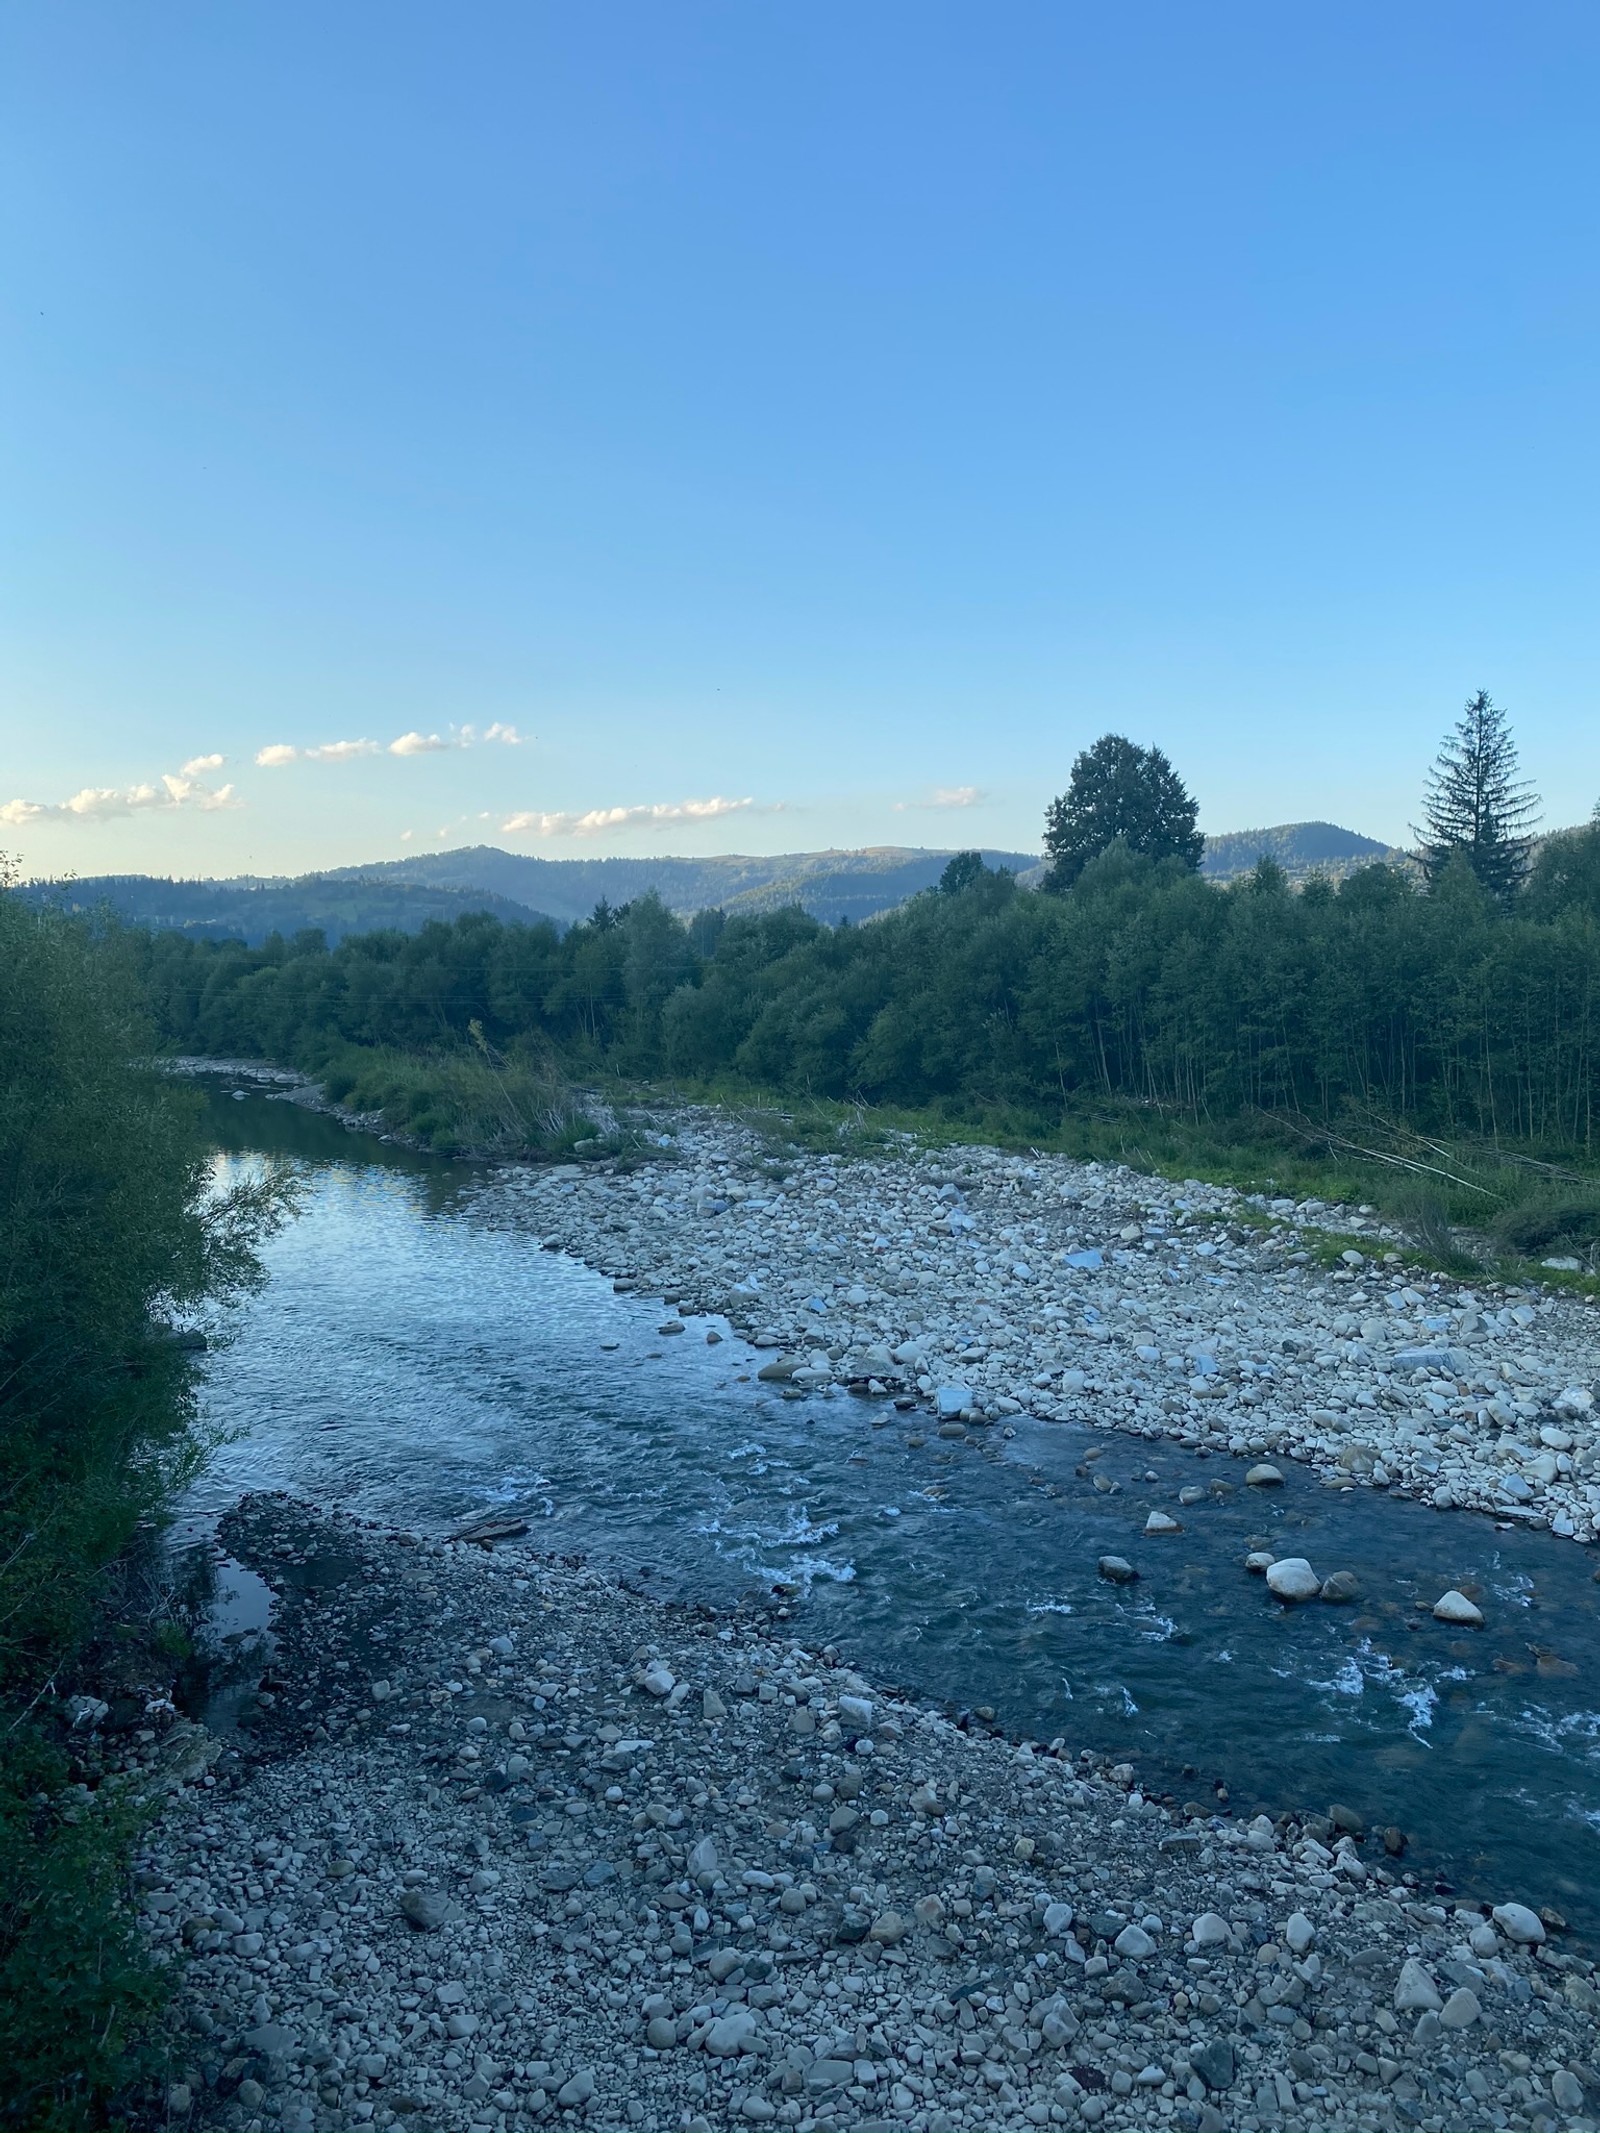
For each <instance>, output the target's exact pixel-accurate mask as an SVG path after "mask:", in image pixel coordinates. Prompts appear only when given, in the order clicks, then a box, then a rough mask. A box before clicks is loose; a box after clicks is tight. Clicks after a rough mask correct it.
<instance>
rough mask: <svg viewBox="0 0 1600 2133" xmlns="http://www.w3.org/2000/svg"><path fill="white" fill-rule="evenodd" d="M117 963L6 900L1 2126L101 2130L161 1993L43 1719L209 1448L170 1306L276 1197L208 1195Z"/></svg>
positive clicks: (191, 1300) (228, 1285)
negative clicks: (112, 1577)
mask: <svg viewBox="0 0 1600 2133" xmlns="http://www.w3.org/2000/svg"><path fill="white" fill-rule="evenodd" d="M132 961H133V959H132V958H131V957H130V955H129V953H128V944H127V943H126V942H124V941H123V940H122V939H121V938H120V937H118V936H116V935H115V934H112V935H109V936H106V937H103V938H99V939H95V938H92V937H91V935H90V934H89V932H88V931H87V930H86V929H85V928H83V927H81V926H80V925H77V924H75V923H74V922H72V921H71V920H68V919H65V918H62V917H61V916H59V915H58V914H56V913H53V912H49V911H38V910H32V909H29V908H28V907H27V906H25V905H24V904H23V903H22V901H21V900H20V899H19V898H17V897H16V896H15V895H13V894H11V893H9V892H4V893H0V2066H3V2067H4V2068H5V2070H6V2071H5V2080H4V2083H3V2097H4V2102H3V2103H0V2123H15V2124H18V2125H27V2126H30V2127H35V2126H54V2125H75V2124H79V2123H84V2124H88V2123H97V2122H99V2121H98V2120H97V2119H96V2117H95V2113H96V2111H97V2109H98V2108H99V2104H100V2101H101V2100H103V2098H104V2095H105V2094H106V2092H107V2091H108V2090H110V2089H111V2088H114V2087H115V2086H116V2085H117V2084H118V2082H119V2081H120V2080H121V2079H122V2078H123V2076H124V2074H125V2073H127V2072H128V2071H129V2068H130V2066H131V2064H132V2062H131V2061H130V2060H129V2059H128V2057H127V2053H128V2051H129V2049H131V2044H132V2041H133V2039H134V2038H135V2037H136V2035H137V2034H138V2033H139V2031H140V2026H141V2023H142V2021H143V2019H144V2017H145V2016H146V2015H147V2014H148V2013H149V2011H150V2010H151V2009H152V2008H153V2007H154V2006H155V2005H156V2003H157V2001H158V1999H159V1991H158V1981H157V1980H156V1979H154V1978H153V1977H152V1976H151V1974H150V1973H148V1972H147V1971H146V1970H145V1969H144V1968H143V1967H142V1965H141V1962H140V1960H139V1956H138V1949H137V1944H136V1941H135V1939H134V1936H133V1933H132V1930H131V1926H130V1924H129V1921H128V1918H127V1915H126V1912H125V1909H124V1907H123V1905H122V1902H121V1897H122V1876H123V1870H124V1866H125V1854H126V1840H127V1837H128V1833H129V1828H130V1824H129V1822H128V1819H127V1817H126V1816H125V1815H122V1814H120V1813H119V1812H118V1811H117V1810H116V1809H115V1807H114V1804H113V1803H112V1802H111V1801H110V1800H109V1799H105V1800H103V1799H101V1798H100V1797H99V1796H96V1799H95V1801H94V1802H93V1803H92V1804H91V1803H84V1804H82V1805H81V1806H80V1807H78V1808H76V1809H73V1808H70V1807H64V1806H63V1803H62V1800H61V1798H60V1796H59V1794H60V1785H61V1781H62V1777H63V1770H62V1767H61V1765H60V1763H59V1760H58V1759H55V1758H53V1757H52V1755H51V1753H50V1750H49V1741H48V1737H47V1727H48V1722H49V1714H50V1713H51V1711H52V1709H53V1708H54V1706H55V1702H56V1700H57V1698H59V1696H61V1695H64V1694H65V1693H67V1691H68V1689H69V1688H70V1687H71V1680H72V1669H73V1667H74V1664H75V1662H76V1660H77V1656H78V1654H79V1652H80V1649H81V1647H82V1645H83V1642H84V1639H85V1637H86V1635H87V1633H88V1631H89V1629H90V1626H91V1624H92V1621H93V1619H94V1612H95V1607H96V1603H97V1601H98V1599H99V1597H100V1595H101V1591H102V1586H103V1579H104V1576H105V1573H106V1571H107V1568H108V1566H109V1565H111V1564H112V1563H113V1562H114V1560H115V1559H116V1558H117V1557H118V1556H119V1555H120V1554H121V1553H122V1551H123V1550H124V1549H125V1548H126V1547H127V1546H128V1544H129V1542H130V1541H131V1540H132V1538H133V1536H134V1534H135V1533H136V1532H137V1531H138V1530H140V1529H141V1528H146V1529H147V1528H148V1527H149V1526H150V1525H151V1524H152V1523H154V1522H156V1521H158V1520H159V1518H160V1516H161V1514H162V1513H163V1511H164V1509H165V1507H166V1505H167V1504H168V1502H169V1501H170V1499H171V1497H172V1495H173V1492H174V1491H175V1490H176V1489H177V1488H178V1487H179V1486H180V1484H181V1483H182V1482H183V1481H184V1480H186V1479H187V1478H188V1476H189V1475H191V1474H192V1473H193V1471H194V1469H195V1466H196V1464H197V1462H198V1460H199V1458H200V1456H201V1453H202V1451H203V1446H202V1444H201V1442H200V1439H199V1437H198V1435H197V1433H196V1429H195V1405H194V1384H193V1358H192V1357H191V1356H190V1355H189V1354H188V1353H187V1352H186V1350H185V1349H184V1348H183V1347H182V1346H181V1344H179V1343H178V1342H177V1341H175V1340H174V1339H173V1338H172V1337H171V1331H170V1327H169V1323H168V1322H169V1319H170V1317H171V1315H172V1314H173V1313H174V1312H182V1311H184V1310H186V1309H189V1308H191V1307H193V1306H196V1305H198V1304H200V1303H202V1302H203V1301H204V1300H205V1299H206V1298H208V1297H212V1296H216V1295H218V1294H222V1293H226V1292H228V1291H230V1290H235V1289H238V1288H239V1287H241V1286H242V1285H245V1284H248V1283H249V1282H250V1281H251V1280H253V1279H254V1278H255V1277H256V1272H257V1269H256V1262H255V1260H254V1258H253V1255H252V1250H251V1246H252V1242H253V1239H254V1237H255V1236H256V1235H257V1234H258V1233H259V1231H260V1229H261V1227H262V1226H263V1225H264V1224H265V1223H267V1222H268V1221H270V1220H271V1219H272V1218H273V1215H274V1214H275V1212H276V1210H277V1209H278V1208H279V1207H280V1206H281V1204H282V1188H281V1186H280V1184H279V1183H278V1182H277V1181H276V1180H274V1179H273V1178H271V1177H268V1178H265V1179H264V1180H262V1181H261V1182H260V1183H258V1184H254V1185H250V1186H246V1187H243V1188H241V1189H240V1190H238V1191H236V1192H232V1193H229V1194H225V1195H219V1194H216V1193H214V1192H213V1191H212V1189H211V1177H210V1169H209V1160H208V1153H207V1149H206V1145H205V1142H204V1139H203V1136H202V1134H201V1131H200V1128H199V1108H200V1107H199V1104H198V1101H197V1099H195V1098H194V1097H193V1096H191V1095H189V1094H188V1093H186V1092H185V1091H183V1090H181V1089H180V1088H178V1087H176V1086H175V1085H174V1084H172V1083H171V1082H170V1081H169V1080H167V1079H166V1078H164V1077H163V1076H161V1075H159V1074H158V1073H156V1072H154V1071H153V1070H152V1069H150V1068H148V1067H141V1066H140V1065H138V1064H137V1063H136V1062H138V1061H139V1060H140V1059H141V1058H147V1057H148V1056H149V1054H150V1052H151V1050H152V1048H153V1042H154V1039H153V1035H152V1032H151V1030H150V1028H149V1027H148V1024H147V1022H146V1019H145V1016H144V1014H143V1012H142V1010H141V1008H140V1005H139V995H138V988H137V984H136V981H135V974H134V971H133V968H132ZM74 1815H76V1819H72V1817H73V1816H74ZM8 2109H9V2110H10V2111H11V2113H12V2115H11V2117H10V2118H9V2119H7V2118H6V2117H5V2115H4V2114H5V2111H6V2110H8Z"/></svg>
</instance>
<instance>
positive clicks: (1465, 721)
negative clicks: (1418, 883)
mask: <svg viewBox="0 0 1600 2133" xmlns="http://www.w3.org/2000/svg"><path fill="white" fill-rule="evenodd" d="M1538 811H1539V803H1538V800H1537V799H1536V798H1535V797H1534V792H1533V788H1532V786H1531V785H1529V784H1527V783H1526V782H1525V781H1524V780H1522V779H1520V778H1519V777H1518V776H1517V750H1516V744H1515V742H1514V741H1513V740H1512V738H1511V727H1510V723H1509V721H1508V720H1507V717H1506V714H1505V712H1504V711H1503V710H1501V709H1500V707H1499V705H1497V704H1496V703H1494V702H1493V701H1492V699H1491V698H1490V696H1489V693H1488V691H1487V690H1486V689H1479V690H1478V692H1477V694H1476V695H1474V696H1469V697H1468V699H1467V703H1466V708H1465V710H1464V711H1463V712H1462V714H1461V718H1460V720H1459V722H1458V724H1457V725H1456V727H1455V730H1454V731H1453V732H1452V733H1451V734H1450V735H1449V737H1448V738H1447V739H1446V741H1445V743H1444V746H1443V747H1442V748H1441V749H1440V751H1439V756H1438V760H1437V762H1436V763H1435V764H1434V767H1433V771H1432V773H1431V775H1430V776H1429V779H1428V790H1427V797H1426V799H1425V801H1424V803H1423V813H1424V816H1425V822H1424V827H1423V842H1422V851H1421V859H1422V866H1423V871H1424V872H1425V873H1426V875H1427V877H1428V879H1429V881H1430V882H1436V881H1438V880H1439V879H1440V878H1441V877H1442V875H1443V874H1444V872H1445V870H1446V868H1447V867H1449V866H1450V865H1451V864H1452V862H1456V863H1461V862H1464V863H1465V864H1466V865H1467V866H1468V867H1470V868H1471V870H1472V873H1473V875H1474V876H1475V878H1476V879H1477V881H1478V882H1479V884H1480V885H1481V887H1482V888H1483V889H1484V890H1485V891H1486V892H1487V893H1488V894H1489V895H1490V896H1494V897H1497V898H1499V899H1500V900H1501V901H1502V902H1507V901H1509V900H1510V898H1511V897H1512V896H1514V895H1515V893H1516V891H1517V889H1518V888H1519V887H1520V886H1521V883H1522V878H1523V875H1524V874H1525V873H1526V871H1527V865H1528V850H1529V837H1528V829H1529V825H1530V824H1531V823H1532V821H1533V820H1534V818H1535V816H1536V815H1537V814H1538Z"/></svg>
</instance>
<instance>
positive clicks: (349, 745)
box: [302, 741, 378, 763]
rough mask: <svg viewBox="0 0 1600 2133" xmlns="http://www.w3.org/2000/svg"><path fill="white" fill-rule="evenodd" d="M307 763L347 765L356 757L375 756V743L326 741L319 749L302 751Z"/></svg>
mask: <svg viewBox="0 0 1600 2133" xmlns="http://www.w3.org/2000/svg"><path fill="white" fill-rule="evenodd" d="M302 753H303V754H304V756H305V759H306V761H307V762H308V763H348V762H350V761H352V760H353V759H354V758H355V757H356V756H358V755H376V754H377V753H378V744H377V742H376V741H326V742H324V744H323V745H322V747H320V748H307V749H304V750H303V751H302Z"/></svg>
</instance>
